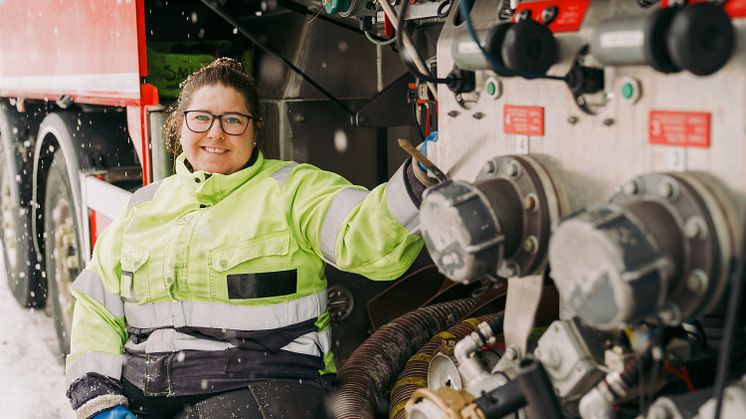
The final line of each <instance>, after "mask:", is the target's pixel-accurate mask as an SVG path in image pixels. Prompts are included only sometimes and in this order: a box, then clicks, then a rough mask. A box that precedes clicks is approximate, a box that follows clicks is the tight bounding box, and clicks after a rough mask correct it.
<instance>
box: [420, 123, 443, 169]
mask: <svg viewBox="0 0 746 419" xmlns="http://www.w3.org/2000/svg"><path fill="white" fill-rule="evenodd" d="M437 141H438V131H433V132H431V133H430V134H429V135H428V136H427V138H425V141H423V142H422V144H420V145H419V146H417V149H419V150H420V153H422V155H423V156H425V157H427V143H429V142H433V143H434V142H437ZM417 165H418V166H420V169H422V171H424V172H425V173H427V167H425V165H424V164H422V163H420V162H417Z"/></svg>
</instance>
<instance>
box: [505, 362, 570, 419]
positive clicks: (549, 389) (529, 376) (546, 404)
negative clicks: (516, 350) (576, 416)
mask: <svg viewBox="0 0 746 419" xmlns="http://www.w3.org/2000/svg"><path fill="white" fill-rule="evenodd" d="M516 373H517V375H516V378H515V381H517V382H518V387H519V388H520V389H521V392H522V393H523V396H524V397H525V398H526V404H527V405H528V409H529V412H530V414H531V415H530V416H531V417H534V418H543V419H562V418H564V416H563V415H562V408H561V407H560V404H559V400H557V395H556V394H555V393H554V386H552V382H551V381H549V377H548V376H547V372H546V371H545V370H544V367H543V366H542V365H541V363H540V362H537V361H535V360H533V359H530V358H527V359H524V360H522V361H521V362H520V363H519V364H518V368H516Z"/></svg>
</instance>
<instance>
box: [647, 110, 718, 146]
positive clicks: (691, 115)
mask: <svg viewBox="0 0 746 419" xmlns="http://www.w3.org/2000/svg"><path fill="white" fill-rule="evenodd" d="M648 134H649V138H650V144H662V145H673V146H678V147H704V148H709V147H710V113H709V112H672V111H650V123H649V125H648Z"/></svg>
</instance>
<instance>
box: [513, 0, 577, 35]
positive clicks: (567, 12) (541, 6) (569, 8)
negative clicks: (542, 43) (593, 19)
mask: <svg viewBox="0 0 746 419" xmlns="http://www.w3.org/2000/svg"><path fill="white" fill-rule="evenodd" d="M588 3H590V1H589V0H548V1H531V2H524V3H520V4H519V5H518V8H517V9H516V11H515V13H513V22H515V20H516V17H517V16H518V15H519V14H520V13H521V11H522V10H528V11H529V12H530V13H531V14H530V17H531V18H532V19H534V20H536V21H537V22H539V23H541V24H546V22H544V17H545V16H547V15H546V14H544V11H545V10H547V11H548V10H550V8H554V9H553V10H555V12H554V13H553V14H549V15H552V16H554V17H553V19H552V20H551V21H550V22H549V25H547V26H548V27H549V30H551V31H552V32H554V33H558V32H577V31H578V30H579V29H580V25H582V24H583V18H585V12H586V11H587V10H588Z"/></svg>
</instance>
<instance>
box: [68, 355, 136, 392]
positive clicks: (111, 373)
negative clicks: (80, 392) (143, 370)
mask: <svg viewBox="0 0 746 419" xmlns="http://www.w3.org/2000/svg"><path fill="white" fill-rule="evenodd" d="M123 361H124V357H123V356H122V355H114V354H107V353H103V352H89V353H87V354H85V355H83V356H81V357H80V358H78V360H77V361H75V363H74V364H72V365H70V366H68V367H67V373H66V374H65V381H66V382H67V385H66V386H67V387H70V384H72V382H73V381H75V380H77V379H78V378H80V377H82V376H84V375H86V374H87V373H89V372H97V373H99V374H101V375H106V376H108V377H111V378H115V379H117V380H119V379H120V378H121V377H122V362H123Z"/></svg>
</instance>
